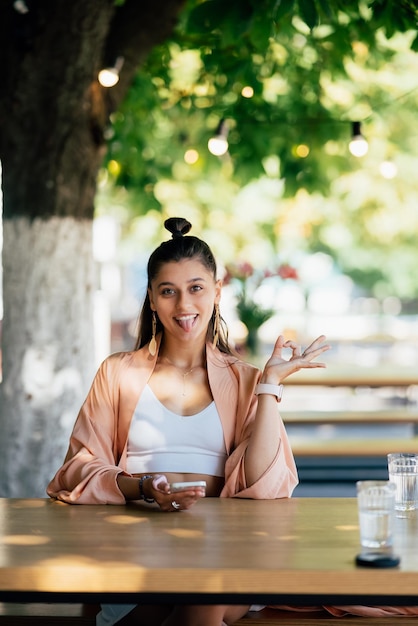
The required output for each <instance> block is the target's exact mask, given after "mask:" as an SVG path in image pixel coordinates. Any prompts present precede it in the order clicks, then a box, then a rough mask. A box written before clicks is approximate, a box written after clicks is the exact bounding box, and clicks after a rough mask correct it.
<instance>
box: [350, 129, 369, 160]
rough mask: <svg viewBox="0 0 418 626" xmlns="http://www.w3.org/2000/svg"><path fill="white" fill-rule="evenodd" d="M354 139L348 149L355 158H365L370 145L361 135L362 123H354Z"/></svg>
mask: <svg viewBox="0 0 418 626" xmlns="http://www.w3.org/2000/svg"><path fill="white" fill-rule="evenodd" d="M352 133H353V134H352V139H351V141H350V143H349V144H348V149H349V150H350V152H351V154H352V155H353V156H355V157H362V156H365V155H366V154H367V152H368V150H369V144H368V143H367V141H366V139H365V138H364V137H363V135H362V134H361V129H360V122H353V131H352Z"/></svg>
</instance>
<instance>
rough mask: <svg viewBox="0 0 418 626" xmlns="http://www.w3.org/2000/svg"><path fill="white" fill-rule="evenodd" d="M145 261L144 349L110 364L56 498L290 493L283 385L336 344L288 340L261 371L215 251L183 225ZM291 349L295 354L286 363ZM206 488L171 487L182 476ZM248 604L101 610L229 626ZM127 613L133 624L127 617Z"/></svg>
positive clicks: (79, 424)
mask: <svg viewBox="0 0 418 626" xmlns="http://www.w3.org/2000/svg"><path fill="white" fill-rule="evenodd" d="M165 226H166V228H167V229H168V230H169V231H170V232H171V234H172V238H171V240H169V241H166V242H163V243H162V244H161V245H160V246H159V247H158V248H157V249H156V250H155V251H154V252H153V253H152V254H151V257H150V259H149V262H148V290H147V295H146V298H145V302H144V305H143V308H142V312H141V317H140V324H139V334H138V340H137V344H136V347H135V350H134V351H132V352H126V353H119V354H114V355H112V356H110V357H109V358H107V359H106V360H105V361H104V362H103V364H102V365H101V367H100V369H99V371H98V373H97V374H96V377H95V379H94V381H93V384H92V387H91V389H90V392H89V394H88V396H87V398H86V400H85V402H84V404H83V406H82V408H81V410H80V413H79V415H78V418H77V421H76V423H75V426H74V430H73V433H72V435H71V439H70V445H69V449H68V453H67V456H66V459H65V461H64V464H63V466H62V467H61V468H60V469H59V470H58V472H57V473H56V475H55V477H54V478H53V480H52V481H51V482H50V484H49V486H48V489H47V492H48V494H49V495H50V496H51V497H53V498H58V499H60V500H62V501H64V502H68V503H71V504H123V503H125V502H126V501H128V500H145V502H147V503H150V506H153V507H159V509H160V510H161V511H164V512H170V513H177V512H178V511H182V510H185V509H188V508H190V507H191V506H193V505H194V504H195V503H196V501H197V500H198V499H199V498H201V497H203V496H205V495H206V496H209V497H237V498H258V499H268V498H288V497H290V496H291V494H292V491H293V489H294V488H295V486H296V484H297V482H298V481H297V471H296V467H295V463H294V459H293V455H292V451H291V448H290V446H289V442H288V439H287V435H286V432H285V428H284V425H283V422H282V420H281V418H280V415H279V412H278V404H277V403H278V401H279V400H280V398H281V392H282V386H281V383H282V381H283V380H285V379H286V378H287V377H288V376H289V375H291V374H293V373H294V372H296V371H298V370H300V369H301V368H317V367H325V365H324V364H323V363H319V362H317V361H316V360H315V359H316V358H317V357H318V356H319V355H321V354H322V353H323V352H325V351H326V350H328V348H329V346H328V345H327V344H326V343H324V342H325V337H324V336H321V337H318V339H316V340H315V341H314V342H313V343H312V344H311V345H310V346H309V347H308V348H306V349H305V350H304V352H303V353H302V349H301V347H300V346H299V345H297V344H296V343H294V342H292V341H286V340H285V339H284V338H283V337H282V336H281V335H280V336H279V337H278V339H277V341H276V344H275V346H274V350H273V353H272V355H271V357H270V358H269V360H268V361H267V363H266V365H265V367H264V369H263V371H260V370H259V369H257V368H256V367H254V366H252V365H249V364H247V363H245V362H243V361H242V360H240V358H239V357H238V356H237V355H235V354H234V353H233V351H232V350H231V349H230V347H229V345H228V341H227V335H226V329H225V325H224V323H223V320H222V318H221V316H220V313H219V302H220V298H221V282H220V280H218V278H217V269H216V263H215V259H214V256H213V254H212V252H211V250H210V249H209V247H208V245H207V244H206V243H205V242H204V241H202V240H201V239H198V238H197V237H193V236H190V235H187V233H188V231H189V230H190V228H191V225H190V223H189V222H187V221H186V220H184V219H182V218H172V219H169V220H167V221H166V222H165ZM283 348H290V350H291V357H290V359H289V360H285V359H284V358H283V357H282V350H283ZM191 480H203V481H205V482H206V488H205V489H204V488H202V487H195V488H188V489H186V490H184V491H180V492H176V493H175V494H173V493H171V492H170V486H169V483H171V482H173V481H191ZM248 608H249V607H248V606H175V607H165V606H159V607H156V606H155V607H154V606H146V607H145V606H138V607H136V608H134V605H124V606H120V605H114V606H113V605H104V606H103V607H102V611H101V613H100V614H99V615H98V618H97V624H98V625H101V626H104V625H105V624H107V625H110V624H116V623H118V624H120V625H122V624H128V623H135V624H147V626H154V625H155V626H157V625H164V626H221V625H222V624H233V623H234V621H236V620H237V619H239V618H240V617H241V616H242V615H244V614H245V613H246V612H247V610H248ZM124 616H126V617H124Z"/></svg>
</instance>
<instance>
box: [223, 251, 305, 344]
mask: <svg viewBox="0 0 418 626" xmlns="http://www.w3.org/2000/svg"><path fill="white" fill-rule="evenodd" d="M225 269H226V274H225V276H224V280H223V282H224V285H229V284H230V285H233V286H234V287H235V295H236V308H237V313H238V316H239V318H240V320H241V321H242V322H243V323H244V324H245V326H246V327H247V329H248V337H249V341H250V342H251V343H252V344H253V345H250V346H249V347H250V348H253V349H254V343H255V336H256V333H257V331H258V329H259V327H260V326H261V324H263V323H264V322H265V321H267V320H268V319H269V318H270V317H271V316H272V315H273V313H274V310H273V309H269V308H265V307H263V306H261V305H260V304H258V303H257V302H256V298H255V294H256V291H257V289H258V288H259V287H260V286H261V284H262V283H263V281H265V280H266V279H271V278H274V277H278V278H279V279H282V280H287V279H293V280H297V279H298V274H297V271H296V269H295V268H294V267H292V266H291V265H289V264H288V263H283V264H281V265H279V266H278V267H277V268H276V269H274V270H270V269H262V270H260V269H256V268H254V266H253V265H251V263H248V262H246V261H244V262H242V263H237V264H231V265H227V266H226V268H225Z"/></svg>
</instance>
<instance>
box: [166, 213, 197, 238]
mask: <svg viewBox="0 0 418 626" xmlns="http://www.w3.org/2000/svg"><path fill="white" fill-rule="evenodd" d="M164 226H165V228H166V229H167V230H168V231H169V232H170V233H171V235H172V237H173V239H177V238H178V237H183V236H184V235H187V233H188V232H189V230H190V229H191V227H192V225H191V224H190V222H188V221H187V220H185V219H184V217H170V218H168V220H165V222H164Z"/></svg>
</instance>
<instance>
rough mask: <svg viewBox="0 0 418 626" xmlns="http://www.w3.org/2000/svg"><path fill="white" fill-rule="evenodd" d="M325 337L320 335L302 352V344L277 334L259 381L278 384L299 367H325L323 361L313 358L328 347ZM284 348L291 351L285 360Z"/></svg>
mask: <svg viewBox="0 0 418 626" xmlns="http://www.w3.org/2000/svg"><path fill="white" fill-rule="evenodd" d="M325 339H326V337H325V335H320V336H319V337H318V338H317V339H315V341H313V342H312V343H311V344H310V345H309V346H308V347H307V348H305V350H304V351H303V352H302V346H300V345H299V344H297V343H296V342H294V341H285V339H284V337H283V335H279V337H278V338H277V340H276V343H275V345H274V349H273V353H272V355H271V357H270V358H269V360H268V361H267V363H266V365H265V367H264V372H263V374H262V377H261V380H260V382H261V383H268V384H272V385H278V384H279V383H281V382H283V380H284V379H285V378H287V377H288V376H290V375H291V374H294V373H295V372H298V371H299V370H300V369H309V368H317V367H326V364H325V363H320V362H318V361H315V360H314V359H316V358H317V357H318V356H320V355H321V354H322V353H323V352H326V351H327V350H329V349H330V346H329V345H328V344H327V343H325ZM284 348H290V349H291V351H292V356H291V357H290V359H289V360H287V361H286V359H284V358H283V357H282V351H283V349H284Z"/></svg>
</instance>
